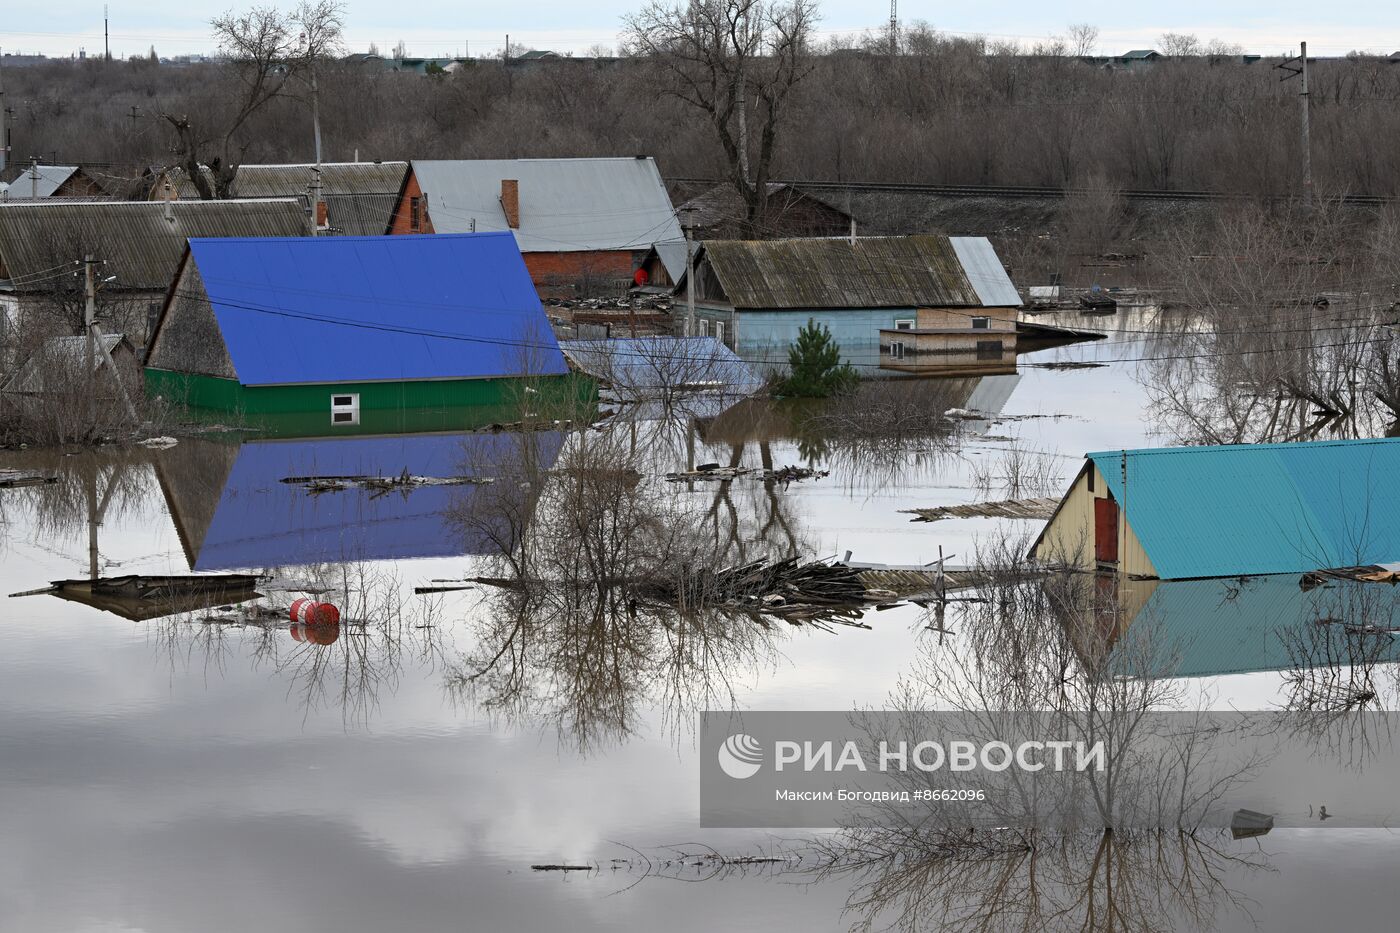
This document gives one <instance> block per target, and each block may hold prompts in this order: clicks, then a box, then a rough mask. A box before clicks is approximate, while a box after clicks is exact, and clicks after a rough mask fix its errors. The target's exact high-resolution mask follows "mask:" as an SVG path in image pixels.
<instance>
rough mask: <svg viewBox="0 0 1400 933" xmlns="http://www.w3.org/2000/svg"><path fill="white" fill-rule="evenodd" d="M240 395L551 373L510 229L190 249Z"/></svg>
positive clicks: (553, 359)
mask: <svg viewBox="0 0 1400 933" xmlns="http://www.w3.org/2000/svg"><path fill="white" fill-rule="evenodd" d="M190 252H191V256H192V258H193V260H194V262H195V264H196V265H197V266H198V269H199V272H200V276H201V277H202V278H203V280H204V287H205V290H206V291H207V292H208V295H209V300H210V302H211V303H212V305H213V308H214V314H215V316H216V317H217V318H218V321H219V329H220V330H221V331H222V333H223V336H224V341H225V343H226V344H227V346H228V352H229V357H230V358H231V359H232V360H233V366H234V370H235V371H236V372H237V373H238V380H239V382H241V383H243V384H244V385H289V384H296V383H336V382H340V383H344V382H374V381H392V382H398V381H403V380H424V379H470V378H485V377H492V376H514V375H521V374H523V373H526V372H529V373H534V374H559V373H563V372H566V371H567V370H566V367H565V365H564V357H563V355H562V354H561V353H560V352H559V345H558V343H557V342H556V341H555V339H554V333H553V331H552V330H551V329H550V327H549V322H548V320H546V318H545V316H544V311H543V309H542V308H541V307H540V300H539V296H538V295H537V294H536V292H535V287H534V284H533V283H532V282H531V280H530V274H529V272H528V271H527V270H526V268H525V261H524V259H523V258H522V257H521V255H520V250H519V249H518V248H516V245H515V240H514V238H513V237H512V236H511V235H510V234H509V233H477V234H460V235H451V234H437V235H425V236H382V237H296V238H292V237H287V238H275V237H265V238H256V239H194V240H190Z"/></svg>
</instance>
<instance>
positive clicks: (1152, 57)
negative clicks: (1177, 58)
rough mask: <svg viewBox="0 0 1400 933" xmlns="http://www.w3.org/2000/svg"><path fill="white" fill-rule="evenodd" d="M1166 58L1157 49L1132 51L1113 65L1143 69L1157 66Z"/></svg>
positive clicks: (1123, 55)
mask: <svg viewBox="0 0 1400 933" xmlns="http://www.w3.org/2000/svg"><path fill="white" fill-rule="evenodd" d="M1165 58H1166V56H1165V55H1163V54H1162V53H1161V52H1158V51H1157V50H1155V49H1132V50H1131V51H1128V52H1124V53H1123V54H1122V55H1119V56H1118V57H1117V58H1115V59H1113V64H1116V65H1120V66H1122V67H1125V68H1141V67H1144V66H1148V65H1153V64H1156V63H1157V62H1160V61H1162V60H1164V59H1165Z"/></svg>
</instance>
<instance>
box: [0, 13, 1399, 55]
mask: <svg viewBox="0 0 1400 933" xmlns="http://www.w3.org/2000/svg"><path fill="white" fill-rule="evenodd" d="M252 2H253V0H228V2H208V0H194V2H189V0H144V2H142V3H139V4H136V3H122V2H116V3H113V4H111V9H112V25H111V31H112V51H113V54H115V55H119V56H126V55H130V54H134V53H138V52H139V53H144V52H145V51H146V50H147V49H148V48H149V47H150V46H152V45H154V46H155V47H156V49H157V51H158V52H159V53H160V54H162V55H172V54H179V53H183V52H205V51H210V50H211V48H210V46H211V43H210V41H209V38H208V35H209V29H208V21H209V19H210V17H212V16H215V15H217V14H218V13H221V12H223V11H224V10H225V9H227V8H229V7H241V6H246V5H252ZM264 2H266V0H264ZM273 2H275V0H273ZM285 2H290V0H285ZM642 2H643V0H585V2H580V0H513V2H510V3H501V2H499V0H491V2H481V0H469V2H466V3H463V2H461V0H417V2H415V3H413V4H411V5H404V6H399V5H395V4H385V3H382V2H370V0H346V6H347V8H348V17H347V25H348V29H347V36H348V39H349V41H350V44H351V46H352V47H353V48H355V49H364V48H365V47H367V46H368V45H369V43H370V42H375V43H377V44H378V45H379V47H380V48H381V50H384V51H387V50H388V49H389V48H390V47H392V46H393V45H394V44H395V43H396V42H398V41H399V40H400V39H402V40H404V42H406V43H407V45H408V49H409V51H410V53H412V54H417V55H444V54H461V52H462V50H463V48H464V47H468V51H469V53H470V54H472V55H483V54H490V53H496V52H499V50H500V48H501V46H502V45H503V44H504V42H505V35H506V34H507V33H509V34H510V36H511V40H512V41H513V42H521V43H524V44H525V45H528V46H532V47H535V48H552V49H556V50H558V51H574V52H583V51H584V50H586V49H588V48H589V47H590V46H592V45H595V44H602V45H607V46H612V45H615V44H616V42H617V33H618V28H619V24H620V20H621V17H622V16H623V14H625V13H627V12H629V11H631V10H635V9H636V8H638V7H639V6H640V5H641V4H642ZM10 6H11V9H10V10H8V11H7V13H6V15H5V16H4V17H3V28H0V47H3V49H4V50H5V51H12V50H13V51H39V52H44V53H46V54H49V55H68V54H71V53H73V52H75V51H76V50H77V49H78V48H79V47H80V46H81V47H85V48H86V49H87V50H88V51H89V52H99V53H100V52H101V50H102V4H101V3H99V2H92V0H47V2H45V3H43V4H33V3H31V4H24V5H21V4H12V5H10ZM899 6H900V18H901V20H903V21H906V22H912V21H914V20H926V21H928V22H929V23H931V24H933V25H934V26H935V27H936V28H939V29H942V30H945V31H948V32H954V33H965V34H980V35H985V36H988V37H994V38H1007V39H1017V40H1019V41H1021V42H1022V43H1026V44H1029V43H1031V42H1034V41H1036V40H1038V39H1044V38H1047V37H1049V36H1052V35H1054V34H1056V33H1059V32H1063V30H1064V28H1065V26H1066V25H1067V24H1069V23H1077V22H1086V23H1092V24H1094V25H1097V26H1098V27H1099V29H1100V30H1101V39H1100V49H1099V51H1100V52H1103V53H1114V52H1121V51H1124V50H1127V49H1129V48H1142V47H1151V46H1153V45H1155V44H1156V40H1157V37H1158V36H1160V35H1161V34H1162V33H1163V32H1187V33H1195V34H1196V35H1198V36H1200V37H1201V39H1203V40H1206V39H1211V38H1219V39H1223V40H1226V41H1228V42H1232V43H1238V44H1240V45H1243V46H1245V48H1246V49H1248V50H1249V51H1253V52H1260V53H1264V54H1272V53H1276V52H1279V51H1281V50H1283V49H1284V48H1286V47H1290V46H1293V45H1295V44H1296V43H1297V41H1298V40H1299V39H1306V40H1308V43H1309V51H1310V52H1312V53H1314V54H1319V55H1340V54H1345V53H1346V52H1347V51H1349V50H1352V49H1363V50H1368V51H1373V52H1385V53H1389V52H1393V51H1396V50H1398V49H1400V4H1397V3H1395V2H1393V0H1333V2H1330V3H1326V4H1319V3H1316V2H1303V0H1272V2H1268V3H1265V2H1262V0H1177V2H1175V3H1173V4H1171V5H1170V9H1168V8H1167V5H1166V4H1159V3H1154V4H1150V5H1148V4H1132V3H1122V2H1111V0H1071V2H1066V3H1056V4H1046V3H1043V2H1031V0H1007V2H1004V3H1001V4H997V5H995V6H991V5H978V6H980V9H979V8H974V5H971V4H959V5H956V6H955V5H952V4H940V3H934V2H933V0H901V2H900V4H899ZM821 7H822V23H821V31H822V33H823V34H825V35H847V34H853V33H859V32H861V31H862V30H865V29H878V28H880V27H881V26H883V24H884V23H885V22H887V21H888V18H889V6H888V4H887V3H886V2H885V0H823V2H822V4H821Z"/></svg>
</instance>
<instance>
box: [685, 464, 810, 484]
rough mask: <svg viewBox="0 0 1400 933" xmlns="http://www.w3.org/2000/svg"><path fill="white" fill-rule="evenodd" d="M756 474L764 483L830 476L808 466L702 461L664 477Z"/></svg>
mask: <svg viewBox="0 0 1400 933" xmlns="http://www.w3.org/2000/svg"><path fill="white" fill-rule="evenodd" d="M752 475H757V476H758V478H760V479H762V480H763V481H764V482H765V483H784V484H787V483H796V482H800V481H802V480H804V479H820V478H822V477H824V476H830V475H831V471H830V470H814V469H811V468H810V467H800V466H785V467H778V468H777V469H776V470H762V471H758V470H752V469H747V468H745V467H727V466H720V465H719V464H718V463H702V464H700V465H699V466H698V467H696V468H695V469H693V470H681V471H678V472H676V473H667V474H666V479H667V480H669V481H670V482H673V483H684V482H691V481H694V480H711V481H714V482H728V481H729V480H733V479H738V478H739V477H741V476H752Z"/></svg>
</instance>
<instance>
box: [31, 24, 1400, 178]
mask: <svg viewBox="0 0 1400 933" xmlns="http://www.w3.org/2000/svg"><path fill="white" fill-rule="evenodd" d="M1273 64H1274V62H1272V61H1270V60H1268V59H1265V60H1261V61H1258V62H1254V63H1251V64H1245V63H1242V62H1241V61H1240V60H1239V59H1238V57H1237V56H1221V57H1219V58H1217V59H1211V58H1209V57H1205V56H1195V57H1191V58H1188V59H1182V60H1167V61H1163V62H1160V63H1156V64H1152V65H1148V66H1144V67H1139V68H1105V67H1102V66H1099V65H1096V64H1093V63H1090V62H1088V61H1085V60H1082V59H1080V58H1078V57H1076V56H1073V55H1068V54H1064V55H1055V54H1050V55H1026V54H1009V53H1008V52H1007V51H1005V50H1002V51H998V50H996V49H993V48H989V47H988V46H987V45H986V44H985V43H983V42H980V41H976V40H965V39H956V38H949V37H945V36H940V35H938V34H936V33H930V32H925V33H923V34H922V38H920V34H917V33H915V34H911V35H910V36H908V37H906V41H905V42H904V45H903V48H902V49H901V50H900V54H896V55H891V54H888V53H883V52H877V51H874V50H872V49H867V50H864V51H845V52H828V53H826V54H820V55H815V56H812V57H811V58H810V59H809V60H808V66H809V67H810V69H811V71H810V73H809V74H807V75H806V76H805V77H804V79H803V80H802V81H801V83H800V84H798V85H797V86H796V87H795V88H794V90H793V93H792V95H791V97H790V99H789V100H788V102H787V104H786V106H785V108H784V111H783V117H782V126H781V129H782V132H781V133H780V134H779V136H778V139H777V143H776V150H775V155H774V158H773V164H772V172H771V174H770V176H769V177H771V178H777V179H784V178H800V179H806V180H832V181H861V182H919V183H936V184H975V185H986V184H992V185H1035V186H1055V187H1058V186H1085V185H1088V186H1093V187H1106V188H1110V189H1164V190H1202V191H1217V192H1228V193H1239V194H1246V195H1275V196H1288V195H1293V194H1296V193H1298V191H1299V190H1300V179H1301V157H1300V154H1301V148H1300V146H1301V143H1300V100H1299V96H1298V91H1299V82H1298V81H1297V80H1296V79H1294V80H1289V81H1281V80H1280V78H1281V77H1282V76H1283V75H1284V72H1282V71H1280V70H1279V69H1277V68H1275V67H1273ZM662 68H663V65H662V64H661V63H659V62H657V61H655V60H653V59H651V58H647V57H635V58H627V57H624V58H616V59H567V58H566V59H562V60H559V61H550V62H539V63H531V64H528V65H526V64H512V65H510V66H507V65H504V64H503V63H502V62H501V61H500V60H499V59H497V60H491V61H479V62H474V63H468V64H467V65H466V66H465V67H463V68H462V69H461V70H460V71H456V72H454V73H450V74H436V75H430V76H421V75H414V74H407V73H394V72H387V73H386V72H380V71H376V70H370V69H367V68H366V67H365V66H363V65H360V64H356V63H354V62H352V61H351V60H346V59H341V60H336V61H328V62H325V63H324V64H322V65H321V66H320V75H319V78H320V88H321V119H322V126H323V133H324V140H325V142H324V147H325V149H324V151H325V156H324V157H325V159H326V160H327V161H350V160H352V159H354V158H355V157H356V155H357V154H358V157H359V158H360V159H361V160H373V159H385V160H388V159H410V158H513V157H551V156H595V155H635V154H648V155H653V156H655V157H656V158H657V160H658V162H659V164H660V166H661V169H662V171H663V173H664V174H665V175H667V176H668V177H671V178H682V177H709V178H721V177H725V174H726V171H727V168H726V162H725V157H724V153H723V151H722V150H721V147H720V145H719V144H718V143H717V141H716V135H715V132H714V130H713V128H712V127H711V126H709V125H708V124H707V121H706V119H705V117H704V115H703V114H701V113H700V112H698V111H697V110H695V109H694V108H691V107H688V106H687V105H686V104H684V103H683V102H681V101H680V100H678V99H676V98H675V97H673V96H670V95H667V94H664V93H662V92H661V91H660V90H659V89H660V88H663V87H666V86H667V84H666V82H665V80H663V78H664V75H663V74H662ZM236 80H237V78H236V76H235V75H234V74H233V73H232V72H231V71H230V69H229V67H228V66H227V65H223V64H219V63H206V64H194V65H187V66H179V67H175V66H169V65H162V64H159V63H156V62H154V61H150V60H146V59H134V60H132V61H129V62H103V61H101V60H95V59H87V60H85V61H77V62H55V63H50V64H44V65H39V66H34V67H26V68H11V69H7V71H6V73H5V81H6V92H7V93H6V101H7V103H8V105H9V106H10V108H11V109H12V115H11V121H12V124H13V140H12V142H13V151H12V159H13V162H14V163H15V165H12V166H11V170H10V172H11V174H13V173H14V172H15V170H16V166H17V165H18V164H19V163H23V162H27V161H28V159H29V158H30V157H31V156H37V157H40V158H42V159H44V160H52V161H57V162H59V163H70V164H72V163H81V164H85V165H94V166H98V167H99V169H100V166H102V165H104V164H105V165H106V166H108V167H109V168H108V169H107V170H108V171H109V172H110V173H111V174H112V175H113V176H128V177H129V176H131V175H133V174H139V172H140V169H141V168H143V167H148V166H157V167H159V166H165V165H170V164H175V163H176V162H178V157H177V156H176V155H175V154H174V152H175V148H174V147H175V138H174V134H173V132H172V129H171V125H170V123H169V121H168V120H166V119H163V118H162V117H161V116H160V114H161V113H166V114H172V113H173V114H179V113H190V114H210V113H219V112H221V111H226V110H227V109H228V107H229V106H230V99H231V98H233V97H235V96H236V94H237V91H236V89H235V88H234V87H233V84H234V83H235V82H236ZM1311 82H1312V140H1313V171H1314V176H1315V179H1316V189H1317V191H1318V192H1319V193H1320V194H1321V195H1323V196H1327V195H1336V194H1347V193H1350V194H1377V195H1395V194H1400V145H1396V140H1398V139H1400V64H1392V63H1390V62H1389V61H1387V60H1386V59H1383V58H1373V57H1362V56H1354V57H1350V58H1347V59H1340V60H1322V61H1317V62H1314V63H1313V64H1312V66H1311ZM237 146H238V149H239V151H240V152H241V160H242V161H246V162H304V161H309V160H310V159H312V157H313V143H312V131H311V120H310V112H309V106H308V102H307V101H306V100H305V99H303V98H300V97H296V96H291V95H283V96H279V97H278V98H276V99H274V100H272V101H270V102H269V104H268V105H267V106H266V107H264V108H262V109H260V110H258V111H257V112H256V113H255V114H253V116H252V117H251V118H250V119H249V120H248V121H247V123H246V125H244V126H242V128H241V129H240V130H239V134H238V138H237Z"/></svg>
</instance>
